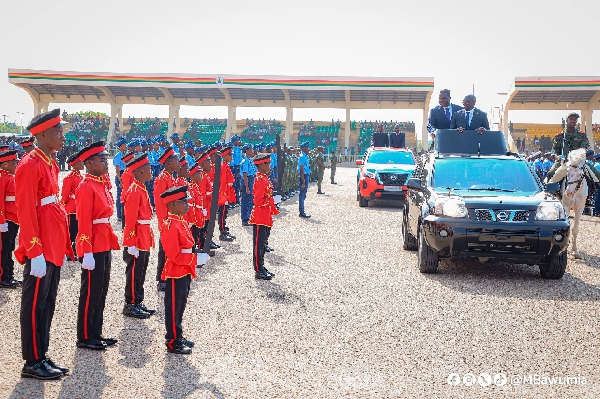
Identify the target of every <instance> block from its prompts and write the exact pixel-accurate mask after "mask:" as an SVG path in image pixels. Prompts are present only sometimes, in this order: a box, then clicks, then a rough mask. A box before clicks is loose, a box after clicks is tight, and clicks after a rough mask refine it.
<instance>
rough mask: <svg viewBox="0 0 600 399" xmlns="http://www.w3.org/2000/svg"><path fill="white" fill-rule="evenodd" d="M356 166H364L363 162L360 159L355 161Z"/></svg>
mask: <svg viewBox="0 0 600 399" xmlns="http://www.w3.org/2000/svg"><path fill="white" fill-rule="evenodd" d="M356 164H357V165H363V164H364V162H363V160H362V159H357V160H356Z"/></svg>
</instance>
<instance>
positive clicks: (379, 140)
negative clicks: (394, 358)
mask: <svg viewBox="0 0 600 399" xmlns="http://www.w3.org/2000/svg"><path fill="white" fill-rule="evenodd" d="M371 144H372V145H373V147H389V146H390V139H389V137H388V135H387V133H385V132H384V131H383V125H382V124H381V123H380V124H379V126H377V132H375V133H373V139H372V140H371Z"/></svg>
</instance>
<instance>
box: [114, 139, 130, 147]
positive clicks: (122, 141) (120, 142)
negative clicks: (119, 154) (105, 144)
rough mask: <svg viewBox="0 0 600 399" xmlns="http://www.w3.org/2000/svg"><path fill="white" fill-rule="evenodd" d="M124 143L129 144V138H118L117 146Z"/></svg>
mask: <svg viewBox="0 0 600 399" xmlns="http://www.w3.org/2000/svg"><path fill="white" fill-rule="evenodd" d="M123 144H127V140H125V137H121V138H120V139H119V140H117V142H116V143H115V145H116V146H117V147H120V146H122V145H123Z"/></svg>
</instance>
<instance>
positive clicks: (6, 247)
mask: <svg viewBox="0 0 600 399" xmlns="http://www.w3.org/2000/svg"><path fill="white" fill-rule="evenodd" d="M17 162H18V159H17V151H16V150H9V151H2V152H0V232H2V243H1V245H2V259H1V262H0V287H2V288H17V287H19V286H20V285H21V281H19V280H15V275H14V272H15V268H14V266H15V262H14V261H13V258H12V253H13V251H14V250H15V240H16V238H17V233H18V231H19V222H18V219H17V205H16V204H15V169H16V168H17Z"/></svg>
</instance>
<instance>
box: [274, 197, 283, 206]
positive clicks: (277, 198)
mask: <svg viewBox="0 0 600 399" xmlns="http://www.w3.org/2000/svg"><path fill="white" fill-rule="evenodd" d="M273 200H274V201H275V205H277V204H279V203H280V202H281V195H276V196H274V197H273Z"/></svg>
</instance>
